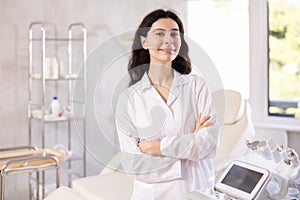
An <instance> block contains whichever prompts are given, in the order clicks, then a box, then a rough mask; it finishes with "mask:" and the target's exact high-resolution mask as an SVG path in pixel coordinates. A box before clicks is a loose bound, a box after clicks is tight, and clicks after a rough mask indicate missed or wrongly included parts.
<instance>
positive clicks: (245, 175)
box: [221, 165, 263, 194]
mask: <svg viewBox="0 0 300 200" xmlns="http://www.w3.org/2000/svg"><path fill="white" fill-rule="evenodd" d="M262 176H263V174H262V173H259V172H256V171H253V170H250V169H247V168H244V167H241V166H237V165H232V167H231V169H230V170H229V172H228V173H227V175H226V176H225V177H224V179H223V180H222V182H221V183H223V184H225V185H229V186H231V187H233V188H236V189H239V190H242V191H244V192H247V193H249V194H250V193H251V192H252V190H253V189H254V188H255V186H256V184H257V183H258V182H259V180H260V179H261V177H262Z"/></svg>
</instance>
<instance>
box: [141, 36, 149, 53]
mask: <svg viewBox="0 0 300 200" xmlns="http://www.w3.org/2000/svg"><path fill="white" fill-rule="evenodd" d="M140 39H141V44H142V47H143V48H144V49H145V50H147V49H148V45H147V38H145V37H144V36H140Z"/></svg>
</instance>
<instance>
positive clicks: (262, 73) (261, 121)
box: [249, 0, 300, 132]
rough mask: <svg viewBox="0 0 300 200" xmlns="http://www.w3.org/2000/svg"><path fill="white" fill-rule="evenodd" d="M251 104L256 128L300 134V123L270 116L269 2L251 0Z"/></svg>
mask: <svg viewBox="0 0 300 200" xmlns="http://www.w3.org/2000/svg"><path fill="white" fill-rule="evenodd" d="M249 20H250V28H249V30H250V34H249V35H250V44H249V46H250V99H249V100H250V104H251V106H252V118H253V121H254V124H255V126H256V127H263V128H272V129H281V130H286V131H296V132H299V131H300V120H299V119H295V118H287V117H281V116H270V115H269V112H268V108H269V107H268V106H269V105H268V98H269V97H268V90H269V88H268V79H269V73H268V67H269V66H268V59H269V56H268V53H269V52H268V0H249Z"/></svg>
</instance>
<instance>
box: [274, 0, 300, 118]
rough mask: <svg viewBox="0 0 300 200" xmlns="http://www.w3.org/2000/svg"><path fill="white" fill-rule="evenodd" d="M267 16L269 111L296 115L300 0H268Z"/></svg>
mask: <svg viewBox="0 0 300 200" xmlns="http://www.w3.org/2000/svg"><path fill="white" fill-rule="evenodd" d="M268 20H269V21H268V22H269V23H268V33H269V38H268V39H269V40H268V41H269V63H268V64H269V70H268V73H269V82H268V83H269V85H268V88H269V90H268V96H269V101H268V113H269V115H271V116H285V117H295V113H296V111H297V103H298V101H300V56H299V55H300V39H299V38H300V0H269V1H268Z"/></svg>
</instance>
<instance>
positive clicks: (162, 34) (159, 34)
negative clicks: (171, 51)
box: [155, 33, 164, 36]
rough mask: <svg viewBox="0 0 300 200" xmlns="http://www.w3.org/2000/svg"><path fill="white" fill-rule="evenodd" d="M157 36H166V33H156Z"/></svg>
mask: <svg viewBox="0 0 300 200" xmlns="http://www.w3.org/2000/svg"><path fill="white" fill-rule="evenodd" d="M155 35H158V36H164V33H156V34H155Z"/></svg>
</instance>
